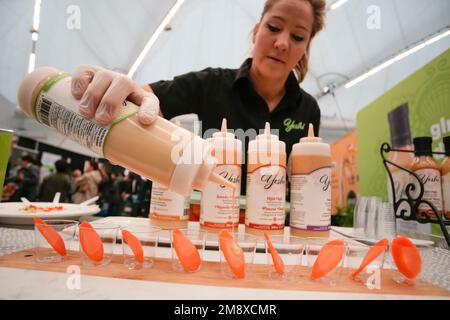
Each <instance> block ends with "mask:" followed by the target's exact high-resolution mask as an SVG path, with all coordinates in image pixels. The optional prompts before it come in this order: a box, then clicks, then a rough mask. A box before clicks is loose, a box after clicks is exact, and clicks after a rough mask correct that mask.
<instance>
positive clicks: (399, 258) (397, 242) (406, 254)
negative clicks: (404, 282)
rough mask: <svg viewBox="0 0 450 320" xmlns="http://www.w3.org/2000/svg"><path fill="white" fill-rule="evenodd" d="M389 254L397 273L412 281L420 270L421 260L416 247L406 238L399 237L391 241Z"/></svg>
mask: <svg viewBox="0 0 450 320" xmlns="http://www.w3.org/2000/svg"><path fill="white" fill-rule="evenodd" d="M391 253H392V258H394V262H395V264H396V265H397V269H398V271H400V273H401V274H403V275H404V276H405V277H406V278H408V279H410V280H414V279H415V278H416V277H417V276H418V275H419V273H420V271H421V270H422V259H421V257H420V252H419V250H418V249H417V247H416V245H415V244H414V243H412V242H411V240H409V239H408V238H407V237H404V236H399V237H397V238H395V239H394V240H393V241H392V244H391Z"/></svg>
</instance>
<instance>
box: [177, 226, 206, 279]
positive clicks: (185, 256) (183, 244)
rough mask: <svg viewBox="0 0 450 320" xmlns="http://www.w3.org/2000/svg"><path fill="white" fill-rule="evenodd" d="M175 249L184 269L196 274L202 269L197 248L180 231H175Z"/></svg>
mask: <svg viewBox="0 0 450 320" xmlns="http://www.w3.org/2000/svg"><path fill="white" fill-rule="evenodd" d="M173 248H174V249H175V252H176V254H177V256H178V260H180V263H181V265H182V266H183V268H184V269H185V270H186V271H188V272H195V271H197V270H198V268H199V267H200V263H201V259H200V254H199V253H198V250H197V248H196V247H195V245H194V244H193V243H192V241H191V240H189V238H188V237H186V236H185V235H184V234H183V233H182V232H181V231H180V230H179V229H174V230H173Z"/></svg>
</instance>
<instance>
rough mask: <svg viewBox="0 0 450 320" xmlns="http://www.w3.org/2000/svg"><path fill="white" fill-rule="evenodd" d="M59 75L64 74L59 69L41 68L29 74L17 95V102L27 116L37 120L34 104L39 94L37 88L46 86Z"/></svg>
mask: <svg viewBox="0 0 450 320" xmlns="http://www.w3.org/2000/svg"><path fill="white" fill-rule="evenodd" d="M59 74H62V72H60V71H59V70H58V69H55V68H50V67H41V68H37V69H36V70H34V71H33V72H31V73H30V74H28V75H27V76H26V77H25V78H24V79H23V80H22V82H21V83H20V86H19V91H18V93H17V101H18V102H19V106H20V108H21V109H22V111H23V112H24V113H25V114H26V115H28V116H30V117H33V118H36V115H35V109H34V108H35V105H34V103H35V100H36V97H37V94H38V93H39V92H37V91H36V88H37V87H38V86H39V85H44V84H45V83H46V82H47V81H48V80H50V79H51V78H53V77H54V76H56V75H59Z"/></svg>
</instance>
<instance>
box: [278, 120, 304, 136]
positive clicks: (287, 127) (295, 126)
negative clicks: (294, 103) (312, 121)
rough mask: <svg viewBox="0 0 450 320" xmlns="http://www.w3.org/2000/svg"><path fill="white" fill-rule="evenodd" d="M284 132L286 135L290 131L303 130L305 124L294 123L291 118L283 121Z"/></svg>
mask: <svg viewBox="0 0 450 320" xmlns="http://www.w3.org/2000/svg"><path fill="white" fill-rule="evenodd" d="M283 125H284V131H286V133H288V132H291V131H292V130H303V129H305V124H304V123H303V122H298V123H295V120H292V119H291V118H286V119H284V121H283Z"/></svg>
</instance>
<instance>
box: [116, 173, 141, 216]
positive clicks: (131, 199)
mask: <svg viewBox="0 0 450 320" xmlns="http://www.w3.org/2000/svg"><path fill="white" fill-rule="evenodd" d="M141 180H142V179H141V177H140V176H139V175H137V174H136V173H134V172H131V171H128V172H127V174H126V175H125V178H124V179H123V181H122V183H121V184H120V197H121V198H122V204H123V209H122V211H123V213H124V214H125V215H127V216H132V217H136V216H138V215H139V210H140V204H139V193H140V188H141V186H142V181H141Z"/></svg>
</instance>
